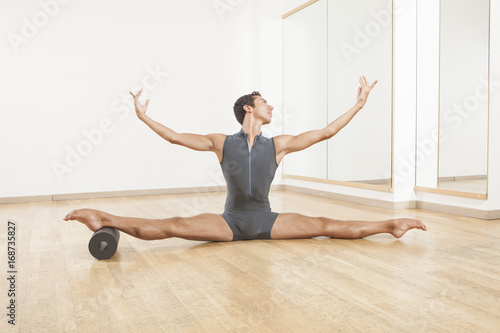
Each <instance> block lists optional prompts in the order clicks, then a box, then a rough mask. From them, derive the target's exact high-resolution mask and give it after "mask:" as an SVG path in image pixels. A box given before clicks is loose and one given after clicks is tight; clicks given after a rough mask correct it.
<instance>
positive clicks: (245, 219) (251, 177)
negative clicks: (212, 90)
mask: <svg viewBox="0 0 500 333" xmlns="http://www.w3.org/2000/svg"><path fill="white" fill-rule="evenodd" d="M222 151H223V155H222V161H221V162H220V165H221V168H222V173H223V174H224V178H225V179H226V186H227V198H226V204H225V208H224V213H223V214H221V215H222V217H223V218H224V220H226V222H227V224H228V225H229V227H230V228H231V230H232V231H233V241H237V240H242V239H257V238H264V239H270V238H271V229H272V227H273V225H274V221H275V220H276V218H277V217H278V213H274V212H271V207H270V205H269V199H268V195H269V190H270V188H271V182H272V181H273V178H274V174H275V173H276V169H277V168H278V164H277V163H276V148H275V146H274V140H273V139H272V138H271V139H269V138H266V137H263V136H262V133H261V134H260V135H257V136H256V137H255V142H254V144H253V146H252V148H251V150H249V145H248V134H246V133H245V132H244V131H243V129H241V130H240V131H239V132H238V133H236V134H233V135H228V136H226V138H225V140H224V146H223V148H222Z"/></svg>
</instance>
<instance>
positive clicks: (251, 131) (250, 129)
mask: <svg viewBox="0 0 500 333" xmlns="http://www.w3.org/2000/svg"><path fill="white" fill-rule="evenodd" d="M261 127H262V124H259V123H253V124H252V123H251V122H243V126H242V127H241V128H242V129H243V132H245V133H247V134H248V147H249V148H251V147H252V145H253V143H254V141H255V137H256V136H257V135H260V134H261V133H262V130H261Z"/></svg>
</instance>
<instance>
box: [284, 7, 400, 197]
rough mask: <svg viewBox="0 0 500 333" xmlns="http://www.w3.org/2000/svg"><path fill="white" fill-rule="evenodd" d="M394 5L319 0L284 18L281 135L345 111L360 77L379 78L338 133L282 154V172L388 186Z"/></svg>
mask: <svg viewBox="0 0 500 333" xmlns="http://www.w3.org/2000/svg"><path fill="white" fill-rule="evenodd" d="M392 6H393V4H392V1H388V0H355V1H353V0H338V1H327V0H320V1H318V2H316V3H313V4H312V5H310V6H308V7H306V8H304V9H302V10H300V11H298V12H296V13H294V14H292V15H290V16H288V17H286V18H284V22H283V29H284V54H283V59H284V69H283V70H284V72H283V76H284V82H283V83H284V92H283V96H284V100H283V102H284V114H285V116H284V132H285V133H286V134H298V133H302V132H305V131H309V130H312V129H319V128H322V127H325V126H326V125H328V124H329V123H330V122H332V121H333V120H335V119H336V118H338V117H339V116H341V115H342V114H344V113H345V112H346V111H347V110H349V109H350V108H351V107H352V105H353V104H354V103H355V101H356V92H357V87H358V86H359V82H358V78H359V76H360V75H365V76H366V77H367V78H368V80H369V81H370V82H373V81H374V80H378V81H379V82H378V84H377V86H376V87H375V88H374V90H373V91H372V93H371V94H370V97H369V99H368V102H367V104H366V105H365V107H364V108H363V109H362V110H361V111H360V112H359V113H358V114H357V115H356V116H355V117H354V118H353V119H352V120H351V122H350V123H349V124H348V125H347V126H346V127H345V128H343V129H342V130H341V131H340V132H339V133H337V135H335V136H334V137H333V138H331V139H330V140H327V141H323V142H320V143H319V144H317V145H315V146H312V147H310V148H309V149H307V150H305V151H301V152H297V153H294V154H291V155H290V156H287V158H286V159H285V160H284V163H283V171H284V174H285V176H286V175H293V176H301V177H308V178H316V179H321V180H326V181H331V182H349V184H351V185H352V186H355V184H363V185H367V186H368V187H369V188H377V187H378V188H380V189H381V190H385V191H387V190H391V186H392V172H391V168H392V116H393V110H392V109H393V96H392V90H393V80H392V77H393V72H392V60H393V30H392V26H393V15H392V11H393V8H392ZM360 8H362V10H360ZM346 185H348V184H346Z"/></svg>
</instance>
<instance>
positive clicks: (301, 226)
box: [271, 213, 326, 239]
mask: <svg viewBox="0 0 500 333" xmlns="http://www.w3.org/2000/svg"><path fill="white" fill-rule="evenodd" d="M325 223H326V222H325V221H324V220H323V219H322V218H320V217H309V216H305V215H301V214H295V213H280V214H279V215H278V217H277V218H276V221H275V222H274V225H273V228H272V229H271V239H290V238H311V237H317V236H324V234H325Z"/></svg>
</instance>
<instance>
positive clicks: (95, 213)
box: [64, 209, 233, 242]
mask: <svg viewBox="0 0 500 333" xmlns="http://www.w3.org/2000/svg"><path fill="white" fill-rule="evenodd" d="M64 220H66V221H69V220H77V221H79V222H82V223H83V224H85V225H86V226H87V227H88V228H89V229H90V230H92V231H96V230H98V229H100V228H102V227H113V228H116V229H118V230H120V231H123V232H125V233H127V234H129V235H132V236H134V237H137V238H140V239H144V240H154V239H164V238H170V237H179V238H184V239H189V240H199V241H220V242H224V241H227V242H229V241H231V240H232V239H233V232H232V231H231V229H230V228H229V226H228V225H227V223H226V221H225V220H224V218H223V217H222V216H220V215H217V214H201V215H197V216H193V217H172V218H166V219H157V220H155V219H142V218H136V217H122V216H116V215H111V214H108V213H105V212H102V211H99V210H95V209H78V210H74V211H72V212H70V213H68V214H67V215H66V216H65V217H64Z"/></svg>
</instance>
